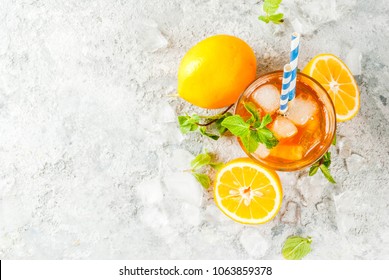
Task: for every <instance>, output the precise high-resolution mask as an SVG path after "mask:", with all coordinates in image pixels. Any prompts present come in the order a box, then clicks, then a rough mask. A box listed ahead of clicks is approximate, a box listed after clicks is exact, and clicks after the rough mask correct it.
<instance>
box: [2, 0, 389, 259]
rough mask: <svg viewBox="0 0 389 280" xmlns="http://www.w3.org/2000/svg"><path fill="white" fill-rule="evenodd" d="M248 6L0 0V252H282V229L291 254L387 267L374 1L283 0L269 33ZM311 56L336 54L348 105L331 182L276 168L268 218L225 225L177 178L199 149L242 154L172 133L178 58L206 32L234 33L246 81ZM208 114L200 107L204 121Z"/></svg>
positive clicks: (386, 57) (383, 49)
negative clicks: (354, 84) (350, 75)
mask: <svg viewBox="0 0 389 280" xmlns="http://www.w3.org/2000/svg"><path fill="white" fill-rule="evenodd" d="M259 2H260V1H251V0H250V1H232V0H226V1H221V0H220V1H218V0H209V1H200V0H196V1H188V0H184V1H174V0H167V1H132V0H130V1H111V0H100V1H86V0H84V1H82V0H69V1H54V0H53V1H51V0H47V1H8V0H1V1H0V6H1V9H0V258H1V259H150V258H152V259H248V258H250V259H281V258H282V256H281V254H280V251H281V247H282V243H283V242H284V240H285V239H286V238H287V237H288V236H289V235H291V234H300V235H303V236H311V237H312V238H313V244H312V248H313V251H312V252H311V253H310V254H309V255H308V256H307V258H306V259H388V258H389V218H388V217H389V210H388V209H389V207H388V206H389V205H388V198H389V185H388V179H389V175H388V171H389V161H388V156H389V145H388V142H387V141H388V139H389V128H388V120H389V106H388V102H389V100H388V99H389V94H388V82H387V81H388V80H389V72H388V67H389V52H388V42H389V38H388V33H387V31H388V28H389V23H388V17H387V15H388V12H389V11H388V5H387V4H386V1H384V0H380V1H374V4H373V3H372V2H370V1H362V0H358V1H339V0H332V1H319V0H314V1H305V0H297V1H292V0H284V1H283V4H282V6H281V9H282V10H283V11H284V13H285V18H286V21H285V23H284V24H282V25H280V26H274V25H271V24H269V25H266V24H264V23H262V22H260V21H258V20H257V17H258V15H259V14H260V13H261V7H260V4H259ZM294 30H296V31H299V32H301V33H302V34H303V36H302V41H301V51H300V62H299V66H300V67H303V66H304V65H305V64H306V63H307V62H308V61H309V60H310V59H311V58H312V57H313V56H314V55H316V54H318V53H333V54H335V55H337V56H339V57H341V58H342V59H343V60H345V61H346V62H347V63H348V64H349V66H350V68H351V69H352V71H353V72H354V74H355V75H356V78H357V80H358V83H359V86H360V90H361V109H360V112H359V114H358V115H357V116H356V117H355V118H354V119H353V120H351V121H349V122H347V123H342V124H340V125H339V127H338V146H337V147H336V148H332V151H333V158H334V159H333V161H334V162H333V166H332V167H331V170H332V173H333V175H334V177H335V179H336V181H337V184H336V185H331V184H329V183H327V182H326V180H325V179H324V178H323V177H322V176H315V177H312V178H309V177H307V176H306V174H305V173H304V172H300V173H283V174H280V176H281V178H282V182H283V187H284V193H285V195H284V203H283V206H282V209H281V212H280V214H279V215H278V216H277V217H276V218H275V219H274V220H273V221H271V222H269V223H268V224H266V225H261V226H244V225H240V224H237V223H235V222H233V221H231V220H229V219H228V218H226V217H225V216H224V215H223V214H222V213H221V212H220V211H219V210H218V209H217V208H216V207H215V205H214V203H213V200H212V195H211V192H206V191H203V189H202V188H201V187H200V186H199V185H198V184H197V182H196V181H194V179H193V178H192V177H191V175H190V174H187V173H184V172H182V171H183V170H185V169H186V168H187V166H188V164H189V162H190V160H191V159H192V158H193V157H194V156H195V155H196V154H198V153H200V152H201V151H202V150H203V149H205V148H207V149H208V150H209V151H212V152H214V153H216V154H217V155H218V157H219V159H220V160H223V161H226V160H229V159H232V158H235V157H239V156H242V155H243V153H242V151H241V150H240V148H239V147H238V145H237V143H236V141H235V139H234V138H228V137H227V138H223V139H222V140H219V141H217V142H212V141H211V140H208V139H203V138H201V137H199V136H198V135H186V136H183V135H181V134H180V132H179V130H178V128H177V123H176V115H177V114H182V113H184V112H188V113H193V112H198V113H200V112H201V111H200V110H199V109H198V108H194V107H191V106H190V105H189V104H187V103H186V102H184V101H182V100H179V99H177V98H174V97H171V95H172V94H175V92H176V73H177V68H178V64H179V62H180V59H181V58H182V57H183V55H184V54H185V52H186V51H187V50H188V49H189V48H190V47H191V46H193V45H194V44H195V43H197V42H198V41H200V40H202V39H204V38H206V37H208V36H211V35H215V34H231V35H236V36H238V37H240V38H242V39H243V40H245V41H246V42H247V43H248V44H249V45H250V46H251V47H252V48H253V49H254V51H255V53H256V56H257V59H258V75H260V74H263V73H266V72H269V71H272V70H276V69H280V68H281V66H282V65H283V64H284V63H285V62H286V61H287V60H288V52H289V36H290V33H291V32H293V31H294ZM205 113H210V114H211V113H214V112H205Z"/></svg>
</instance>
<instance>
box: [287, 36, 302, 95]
mask: <svg viewBox="0 0 389 280" xmlns="http://www.w3.org/2000/svg"><path fill="white" fill-rule="evenodd" d="M299 48H300V34H299V33H297V32H293V34H292V41H291V43H290V63H289V64H290V66H291V67H292V77H291V80H290V92H289V100H293V99H294V97H295V95H296V76H297V64H298V58H299Z"/></svg>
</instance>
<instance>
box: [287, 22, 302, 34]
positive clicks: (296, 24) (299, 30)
mask: <svg viewBox="0 0 389 280" xmlns="http://www.w3.org/2000/svg"><path fill="white" fill-rule="evenodd" d="M290 23H291V24H292V26H293V30H294V31H295V32H297V33H300V34H302V33H303V31H304V30H303V24H302V23H301V21H300V20H299V19H298V18H294V19H293V20H292V21H291V22H290Z"/></svg>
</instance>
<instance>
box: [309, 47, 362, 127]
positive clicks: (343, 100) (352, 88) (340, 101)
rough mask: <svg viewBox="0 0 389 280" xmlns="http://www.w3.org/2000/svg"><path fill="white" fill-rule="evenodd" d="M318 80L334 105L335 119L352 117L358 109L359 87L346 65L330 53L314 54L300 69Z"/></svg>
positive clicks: (342, 119)
mask: <svg viewBox="0 0 389 280" xmlns="http://www.w3.org/2000/svg"><path fill="white" fill-rule="evenodd" d="M302 72H303V73H304V74H307V75H309V76H311V77H312V78H314V79H315V80H316V81H318V82H319V83H320V84H321V85H322V86H323V87H324V88H325V89H326V90H327V92H328V94H329V95H330V97H331V99H332V102H333V103H334V105H335V111H336V120H337V121H339V122H344V121H347V120H349V119H352V118H353V117H354V116H355V115H356V114H357V113H358V110H359V106H360V105H359V104H360V101H359V89H358V86H357V83H356V81H355V79H354V77H353V75H352V73H351V72H350V70H349V69H348V68H347V66H346V65H345V64H344V63H343V62H342V61H341V60H340V59H339V58H338V57H336V56H334V55H332V54H319V55H317V56H315V57H314V58H313V59H312V60H311V61H310V62H309V63H308V64H307V66H305V68H304V70H303V71H302Z"/></svg>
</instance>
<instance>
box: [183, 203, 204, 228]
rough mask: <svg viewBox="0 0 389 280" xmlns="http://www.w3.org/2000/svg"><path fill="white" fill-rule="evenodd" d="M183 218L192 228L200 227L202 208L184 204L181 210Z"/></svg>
mask: <svg viewBox="0 0 389 280" xmlns="http://www.w3.org/2000/svg"><path fill="white" fill-rule="evenodd" d="M180 215H181V217H182V218H183V221H184V223H186V224H188V225H192V226H198V225H199V224H200V222H201V216H200V208H199V207H197V206H193V205H191V204H188V203H184V204H183V205H182V208H181V213H180Z"/></svg>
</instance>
